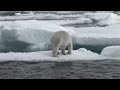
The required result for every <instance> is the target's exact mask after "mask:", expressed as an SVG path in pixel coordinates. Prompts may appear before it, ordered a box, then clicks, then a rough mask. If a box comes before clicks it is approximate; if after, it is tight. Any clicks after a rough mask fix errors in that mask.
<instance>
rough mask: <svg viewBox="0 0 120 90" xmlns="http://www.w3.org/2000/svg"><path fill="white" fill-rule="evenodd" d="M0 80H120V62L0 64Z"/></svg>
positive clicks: (82, 61)
mask: <svg viewBox="0 0 120 90" xmlns="http://www.w3.org/2000/svg"><path fill="white" fill-rule="evenodd" d="M0 79H120V61H119V60H101V61H97V60H96V61H84V60H81V61H74V62H70V61H67V62H52V61H51V62H1V63H0Z"/></svg>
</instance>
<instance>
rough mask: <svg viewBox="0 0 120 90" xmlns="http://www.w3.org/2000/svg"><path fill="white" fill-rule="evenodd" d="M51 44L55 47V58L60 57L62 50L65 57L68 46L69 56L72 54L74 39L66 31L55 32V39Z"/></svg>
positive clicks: (52, 39) (53, 38)
mask: <svg viewBox="0 0 120 90" xmlns="http://www.w3.org/2000/svg"><path fill="white" fill-rule="evenodd" d="M51 44H52V47H53V56H54V57H58V54H59V52H58V50H59V49H60V50H61V53H62V54H63V55H66V53H65V49H66V47H67V46H68V54H71V53H72V49H73V45H72V38H71V36H70V34H69V33H68V32H66V31H58V32H55V34H54V35H53V37H52V38H51Z"/></svg>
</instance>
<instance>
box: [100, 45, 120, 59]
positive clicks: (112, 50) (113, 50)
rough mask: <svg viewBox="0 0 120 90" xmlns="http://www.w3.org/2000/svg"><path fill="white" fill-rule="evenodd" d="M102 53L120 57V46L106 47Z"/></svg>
mask: <svg viewBox="0 0 120 90" xmlns="http://www.w3.org/2000/svg"><path fill="white" fill-rule="evenodd" d="M101 55H103V56H108V57H119V58H120V46H108V47H105V48H104V49H103V50H102V52H101Z"/></svg>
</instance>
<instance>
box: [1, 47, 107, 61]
mask: <svg viewBox="0 0 120 90" xmlns="http://www.w3.org/2000/svg"><path fill="white" fill-rule="evenodd" d="M104 59H107V58H106V57H104V56H101V55H99V54H97V53H93V52H91V51H88V50H86V49H84V48H81V49H78V50H74V51H73V53H72V55H69V54H68V55H61V54H60V55H59V57H53V56H52V51H39V52H29V53H14V52H9V53H0V62H2V61H58V62H61V61H77V60H104Z"/></svg>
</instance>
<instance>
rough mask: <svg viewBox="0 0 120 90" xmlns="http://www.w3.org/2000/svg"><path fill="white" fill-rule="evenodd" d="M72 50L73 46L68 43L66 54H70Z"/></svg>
mask: <svg viewBox="0 0 120 90" xmlns="http://www.w3.org/2000/svg"><path fill="white" fill-rule="evenodd" d="M72 50H73V45H72V43H70V44H69V45H68V54H72Z"/></svg>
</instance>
